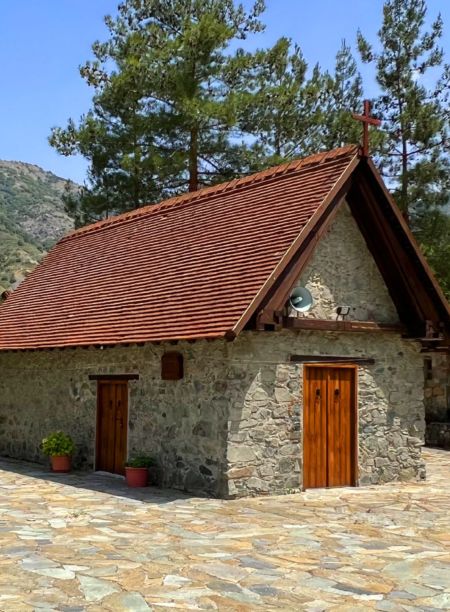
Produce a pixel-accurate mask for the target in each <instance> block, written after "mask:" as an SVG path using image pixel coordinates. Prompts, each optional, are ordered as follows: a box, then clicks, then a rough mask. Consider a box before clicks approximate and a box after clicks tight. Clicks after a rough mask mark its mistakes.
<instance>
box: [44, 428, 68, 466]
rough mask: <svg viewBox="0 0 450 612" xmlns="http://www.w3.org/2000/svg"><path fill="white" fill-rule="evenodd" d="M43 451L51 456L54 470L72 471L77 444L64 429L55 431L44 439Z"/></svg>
mask: <svg viewBox="0 0 450 612" xmlns="http://www.w3.org/2000/svg"><path fill="white" fill-rule="evenodd" d="M41 448H42V452H43V453H44V454H45V455H48V456H49V457H50V461H51V465H52V470H53V472H70V469H71V467H72V455H73V452H74V450H75V444H74V443H73V440H72V438H71V437H70V436H69V435H68V434H66V433H64V432H63V431H54V432H53V433H51V434H49V435H48V436H47V437H46V438H44V439H43V440H42V443H41Z"/></svg>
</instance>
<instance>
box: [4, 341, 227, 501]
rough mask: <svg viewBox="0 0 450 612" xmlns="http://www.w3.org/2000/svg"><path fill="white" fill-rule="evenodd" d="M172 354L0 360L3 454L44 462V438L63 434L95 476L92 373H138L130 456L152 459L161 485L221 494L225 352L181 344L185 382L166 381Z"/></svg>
mask: <svg viewBox="0 0 450 612" xmlns="http://www.w3.org/2000/svg"><path fill="white" fill-rule="evenodd" d="M173 348H174V347H173V346H171V345H168V346H166V347H164V346H156V345H147V346H145V347H127V348H111V349H105V350H99V349H90V350H83V349H76V350H62V351H51V352H50V351H44V352H26V353H3V354H1V353H0V373H1V374H0V454H1V455H8V456H12V457H19V458H24V459H28V460H31V461H46V459H45V458H44V457H43V456H42V454H41V452H40V450H39V444H40V441H41V439H42V438H43V437H44V436H45V435H46V434H48V433H49V432H50V431H53V430H55V429H63V430H65V431H67V432H68V433H70V435H72V436H73V438H74V440H75V443H76V445H77V454H76V457H75V465H76V466H77V467H85V468H87V469H92V468H93V466H94V452H95V424H96V391H97V383H96V382H95V381H90V380H89V374H105V373H111V374H124V373H127V374H128V373H139V375H140V378H139V380H138V381H130V382H129V423H128V455H129V456H133V455H136V454H148V455H152V456H155V457H156V458H157V459H158V462H159V463H160V465H161V466H162V474H163V479H164V480H163V484H164V485H165V486H169V487H175V488H180V489H187V490H189V491H192V492H197V493H200V492H206V493H208V494H212V495H222V494H224V493H226V491H225V490H224V486H226V481H225V478H224V473H225V471H226V436H227V419H228V401H227V398H226V394H225V393H224V389H225V386H226V385H225V383H226V373H225V372H224V371H223V369H222V368H221V365H220V364H221V363H222V362H223V356H224V354H226V351H227V345H226V343H225V342H222V343H215V344H214V345H213V344H212V343H207V342H198V343H196V344H195V345H193V344H192V345H191V344H187V343H186V344H184V345H183V346H182V352H183V354H184V358H185V376H184V378H183V379H182V380H180V381H164V380H161V355H162V353H163V351H164V350H165V349H166V350H173Z"/></svg>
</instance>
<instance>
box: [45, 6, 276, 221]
mask: <svg viewBox="0 0 450 612" xmlns="http://www.w3.org/2000/svg"><path fill="white" fill-rule="evenodd" d="M263 10H264V3H263V0H256V2H255V4H254V6H253V7H252V8H251V9H250V11H248V12H246V11H245V10H244V9H243V7H242V6H241V5H238V6H235V4H234V2H233V0H208V1H204V0H125V1H124V2H122V3H121V4H120V5H119V9H118V15H117V17H115V18H112V17H106V19H105V22H106V25H107V27H108V29H109V34H110V36H109V40H108V41H107V42H105V43H100V42H96V43H95V44H94V45H93V52H94V56H95V60H94V61H92V62H87V63H86V64H85V65H84V66H82V68H81V70H80V71H81V75H82V77H83V78H84V79H85V80H86V82H87V83H88V85H89V86H91V87H92V88H93V89H94V97H93V107H92V109H91V111H90V112H89V113H88V114H87V115H86V116H84V117H82V118H81V120H80V121H79V123H78V125H76V124H75V122H74V121H73V120H70V121H69V123H68V125H67V127H66V128H64V129H62V128H55V129H54V130H53V131H52V135H51V137H50V143H51V144H52V146H54V147H55V148H56V149H57V150H58V151H59V152H60V153H62V154H63V155H72V154H74V153H80V154H81V155H83V156H84V157H85V158H87V159H88V160H89V161H90V170H89V188H85V189H84V190H83V191H82V192H81V194H79V197H75V198H74V197H69V198H67V206H68V208H69V209H70V210H71V211H74V210H75V211H76V216H77V218H78V219H79V221H80V222H83V221H86V220H91V219H93V218H97V217H99V216H104V215H107V214H110V213H112V212H118V211H123V210H127V209H129V208H136V207H138V206H141V205H143V204H145V203H148V202H152V201H155V200H159V199H161V198H163V197H165V196H169V195H171V194H173V193H177V192H179V191H183V190H186V188H189V189H190V190H195V189H197V188H199V187H200V186H203V185H205V184H210V183H214V182H218V181H222V180H225V179H227V178H230V177H231V176H233V175H234V173H235V171H236V168H237V167H238V166H239V168H240V170H241V171H242V170H244V171H245V151H243V154H242V155H241V149H242V147H241V145H240V144H239V143H238V142H237V140H236V137H237V136H238V134H237V133H236V132H235V129H236V126H237V123H238V116H239V113H240V108H241V106H242V104H243V100H244V98H245V97H246V92H245V91H244V90H245V80H244V72H245V70H246V69H247V65H248V63H247V59H246V57H245V54H243V53H242V52H241V51H240V50H239V49H238V50H236V51H235V52H231V50H230V43H231V42H232V41H238V40H243V39H245V38H246V37H247V36H248V35H249V34H252V33H256V32H259V31H261V29H262V24H261V23H260V21H259V19H258V17H259V15H260V13H261V12H262V11H263ZM237 84H238V85H239V86H238V87H237V86H236V85H237Z"/></svg>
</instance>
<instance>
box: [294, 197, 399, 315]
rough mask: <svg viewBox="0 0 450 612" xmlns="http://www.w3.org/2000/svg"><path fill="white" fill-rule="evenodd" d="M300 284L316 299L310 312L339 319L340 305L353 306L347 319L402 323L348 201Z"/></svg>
mask: <svg viewBox="0 0 450 612" xmlns="http://www.w3.org/2000/svg"><path fill="white" fill-rule="evenodd" d="M298 285H301V286H303V287H306V288H307V289H309V291H310V292H311V294H312V296H313V299H314V307H313V309H312V310H310V311H309V312H308V313H307V315H304V314H298V313H295V311H291V312H290V314H291V315H296V316H307V317H308V318H313V319H336V318H337V317H338V314H337V308H338V307H339V306H344V307H348V308H349V313H348V315H346V317H345V318H346V319H347V320H355V321H378V322H379V323H398V314H397V311H396V309H395V306H394V304H393V303H392V300H391V298H390V296H389V292H388V290H387V288H386V285H385V283H384V281H383V278H382V276H381V274H380V272H379V270H378V268H377V265H376V263H375V261H374V259H373V257H372V255H371V254H370V252H369V249H368V248H367V245H366V243H365V241H364V238H363V237H362V235H361V232H360V231H359V229H358V226H357V224H356V221H355V220H354V219H353V216H352V214H351V212H350V208H349V207H348V205H347V204H344V205H343V206H342V207H341V208H340V209H339V211H338V213H337V215H336V217H335V219H334V221H333V222H332V224H331V227H330V229H329V230H328V232H327V234H326V236H325V237H323V238H322V239H321V241H320V242H319V244H318V245H317V247H316V249H315V251H314V255H313V257H312V258H311V260H310V262H309V263H308V264H307V265H306V267H305V269H304V271H303V272H302V274H301V276H300V278H299V281H298Z"/></svg>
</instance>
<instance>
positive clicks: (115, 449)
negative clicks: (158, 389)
mask: <svg viewBox="0 0 450 612" xmlns="http://www.w3.org/2000/svg"><path fill="white" fill-rule="evenodd" d="M127 430H128V383H127V381H126V380H99V381H98V387H97V436H96V437H97V440H96V455H95V469H96V470H101V471H103V472H112V473H113V474H124V473H125V459H126V455H127Z"/></svg>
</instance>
